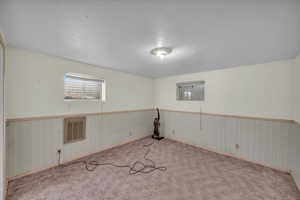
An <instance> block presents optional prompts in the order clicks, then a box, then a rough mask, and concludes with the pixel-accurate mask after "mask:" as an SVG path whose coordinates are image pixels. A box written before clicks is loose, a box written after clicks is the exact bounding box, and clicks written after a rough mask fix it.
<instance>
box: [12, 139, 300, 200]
mask: <svg viewBox="0 0 300 200" xmlns="http://www.w3.org/2000/svg"><path fill="white" fill-rule="evenodd" d="M150 142H151V139H150V138H145V139H142V140H139V141H136V142H133V143H130V144H127V145H124V146H121V147H117V148H114V149H111V150H107V151H104V152H101V153H98V154H95V155H92V156H90V157H89V158H88V159H97V160H99V161H100V162H114V163H116V164H132V163H134V162H135V161H136V160H141V161H144V159H143V156H144V154H145V152H146V151H147V148H150V149H151V152H150V153H149V155H148V157H149V158H151V159H153V160H154V161H155V162H156V164H157V165H158V166H166V167H167V171H154V172H152V173H150V174H137V175H128V169H127V168H115V167H110V166H99V167H98V168H97V169H96V170H95V171H93V172H88V171H86V170H85V168H84V165H83V164H80V163H76V164H72V165H69V166H64V167H57V168H53V169H50V170H47V171H43V172H40V173H37V174H34V175H30V176H26V177H23V178H20V179H17V180H14V181H11V182H10V183H9V189H8V197H7V199H8V200H150V199H151V200H296V199H297V200H300V194H299V192H298V190H297V188H296V186H295V183H294V182H293V180H292V177H291V176H290V175H288V174H284V173H281V172H278V171H274V170H272V169H269V168H264V167H261V166H258V165H254V164H251V163H248V162H245V161H241V160H237V159H234V158H229V157H226V156H222V155H218V154H215V153H212V152H207V151H204V150H201V149H199V148H195V147H192V146H189V145H184V144H181V143H177V142H175V141H171V140H167V139H165V140H162V141H160V142H159V143H154V144H153V145H152V146H150V147H144V144H147V143H150ZM85 159H87V158H85Z"/></svg>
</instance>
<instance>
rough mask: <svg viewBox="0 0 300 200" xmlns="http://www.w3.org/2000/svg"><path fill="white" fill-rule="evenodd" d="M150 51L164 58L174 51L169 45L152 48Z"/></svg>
mask: <svg viewBox="0 0 300 200" xmlns="http://www.w3.org/2000/svg"><path fill="white" fill-rule="evenodd" d="M150 53H151V54H152V55H154V56H158V57H160V58H162V59H163V58H164V57H166V56H167V55H169V54H170V53H172V49H171V48H169V47H159V48H155V49H152V50H151V51H150Z"/></svg>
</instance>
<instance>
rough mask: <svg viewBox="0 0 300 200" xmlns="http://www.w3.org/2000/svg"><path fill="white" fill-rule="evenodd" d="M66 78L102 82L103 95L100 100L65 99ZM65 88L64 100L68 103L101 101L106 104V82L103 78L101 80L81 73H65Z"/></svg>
mask: <svg viewBox="0 0 300 200" xmlns="http://www.w3.org/2000/svg"><path fill="white" fill-rule="evenodd" d="M66 76H74V77H78V78H83V79H90V80H97V81H101V82H102V83H101V95H100V98H99V99H65V77H66ZM63 79H64V84H63V85H64V86H63V88H64V89H63V99H64V101H66V102H68V101H101V102H105V101H106V81H105V80H104V79H102V78H99V77H97V76H93V75H88V74H80V73H69V72H68V73H65V74H64V78H63Z"/></svg>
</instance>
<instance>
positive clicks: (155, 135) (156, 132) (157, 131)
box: [152, 108, 164, 140]
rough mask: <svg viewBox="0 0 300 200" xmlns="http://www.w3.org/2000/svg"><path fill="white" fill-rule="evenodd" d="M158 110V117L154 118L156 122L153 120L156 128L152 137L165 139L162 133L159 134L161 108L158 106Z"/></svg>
mask: <svg viewBox="0 0 300 200" xmlns="http://www.w3.org/2000/svg"><path fill="white" fill-rule="evenodd" d="M156 112H157V117H156V118H155V119H154V122H153V126H154V130H153V135H152V138H153V139H156V140H162V139H164V137H161V136H160V134H159V126H160V122H159V119H160V114H159V109H158V108H156Z"/></svg>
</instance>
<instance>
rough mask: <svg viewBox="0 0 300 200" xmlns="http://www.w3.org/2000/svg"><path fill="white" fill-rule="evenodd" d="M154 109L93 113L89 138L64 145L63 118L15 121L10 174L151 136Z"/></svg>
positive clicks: (9, 148)
mask: <svg viewBox="0 0 300 200" xmlns="http://www.w3.org/2000/svg"><path fill="white" fill-rule="evenodd" d="M152 122H153V112H152V111H139V112H124V113H111V114H105V115H90V116H87V121H86V139H85V140H82V141H79V142H75V143H69V144H63V118H53V119H42V120H29V121H13V122H9V123H8V126H7V171H8V172H7V175H8V177H14V176H17V175H20V174H23V173H28V172H30V171H38V170H41V169H45V168H47V167H50V166H54V165H56V164H58V153H57V150H58V149H61V150H62V157H61V162H66V161H70V160H72V159H75V158H78V157H81V156H85V155H87V154H90V153H94V152H97V151H100V150H103V149H106V148H109V147H112V146H116V145H119V144H122V143H126V142H129V141H131V140H134V139H137V138H140V137H143V136H147V135H150V134H151V133H152Z"/></svg>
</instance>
